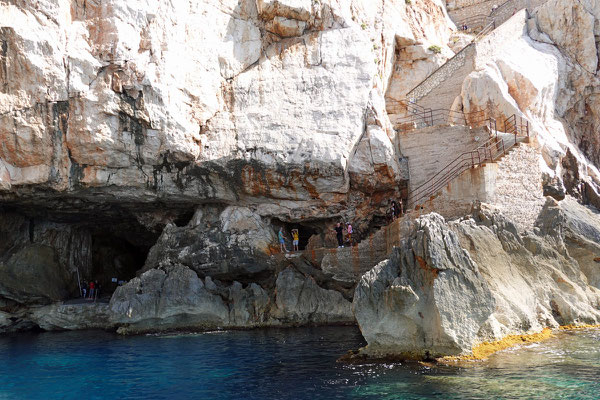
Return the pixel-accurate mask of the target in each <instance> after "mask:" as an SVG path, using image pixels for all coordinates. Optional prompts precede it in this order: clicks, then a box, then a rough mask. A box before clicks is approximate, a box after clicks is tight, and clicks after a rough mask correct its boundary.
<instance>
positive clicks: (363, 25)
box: [360, 22, 367, 31]
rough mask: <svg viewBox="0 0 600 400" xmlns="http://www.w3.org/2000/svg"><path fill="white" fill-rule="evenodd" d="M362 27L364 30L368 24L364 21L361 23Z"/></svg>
mask: <svg viewBox="0 0 600 400" xmlns="http://www.w3.org/2000/svg"><path fill="white" fill-rule="evenodd" d="M360 27H361V28H362V30H363V31H364V30H365V29H367V24H365V23H364V22H363V23H362V24H360Z"/></svg>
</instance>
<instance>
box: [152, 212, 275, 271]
mask: <svg viewBox="0 0 600 400" xmlns="http://www.w3.org/2000/svg"><path fill="white" fill-rule="evenodd" d="M275 243H276V238H275V234H274V232H273V229H272V228H271V227H270V226H269V224H268V223H267V222H265V221H263V220H262V219H261V217H260V216H259V215H257V214H255V213H253V212H252V211H251V210H250V209H248V208H244V207H235V206H229V207H227V208H225V209H221V208H219V207H214V206H205V207H198V209H197V210H196V213H195V214H194V216H193V217H192V219H191V220H190V222H189V223H188V224H187V225H186V226H184V227H177V226H175V225H174V224H169V225H167V226H166V227H165V229H164V230H163V232H162V234H161V236H160V237H159V239H158V241H157V242H156V244H155V245H154V246H153V247H152V249H151V250H150V252H149V254H148V258H147V259H146V263H145V266H144V269H151V268H156V267H158V266H159V265H160V264H161V263H162V262H165V261H166V260H171V261H173V262H176V263H180V264H182V265H185V266H188V267H189V268H191V269H192V270H194V271H196V272H197V273H198V274H199V275H200V276H201V277H205V276H211V277H213V278H216V279H227V280H232V279H253V278H255V277H256V275H258V274H261V273H268V272H272V271H273V270H274V266H273V263H272V262H271V260H270V258H269V256H270V255H271V252H272V250H273V248H272V246H274V244H275Z"/></svg>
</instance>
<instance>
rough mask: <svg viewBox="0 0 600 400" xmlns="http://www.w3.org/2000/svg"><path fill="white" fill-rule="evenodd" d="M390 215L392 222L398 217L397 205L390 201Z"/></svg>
mask: <svg viewBox="0 0 600 400" xmlns="http://www.w3.org/2000/svg"><path fill="white" fill-rule="evenodd" d="M390 214H392V221H393V220H395V219H396V217H398V204H397V203H396V200H392V206H391V208H390Z"/></svg>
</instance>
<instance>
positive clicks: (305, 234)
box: [274, 221, 321, 251]
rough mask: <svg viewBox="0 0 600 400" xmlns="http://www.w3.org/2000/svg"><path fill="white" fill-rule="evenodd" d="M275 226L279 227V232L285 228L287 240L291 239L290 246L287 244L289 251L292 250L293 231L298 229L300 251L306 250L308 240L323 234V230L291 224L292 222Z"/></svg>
mask: <svg viewBox="0 0 600 400" xmlns="http://www.w3.org/2000/svg"><path fill="white" fill-rule="evenodd" d="M278 222H279V223H276V224H274V225H275V226H277V230H279V226H283V231H284V232H285V235H286V238H287V239H289V244H288V243H287V242H286V246H287V247H288V250H290V251H291V250H292V249H293V247H292V240H293V238H292V229H298V250H305V249H306V245H308V240H309V239H310V238H311V236H313V235H318V234H320V233H321V230H320V229H318V228H316V227H314V226H310V225H306V224H299V223H290V222H280V221H278Z"/></svg>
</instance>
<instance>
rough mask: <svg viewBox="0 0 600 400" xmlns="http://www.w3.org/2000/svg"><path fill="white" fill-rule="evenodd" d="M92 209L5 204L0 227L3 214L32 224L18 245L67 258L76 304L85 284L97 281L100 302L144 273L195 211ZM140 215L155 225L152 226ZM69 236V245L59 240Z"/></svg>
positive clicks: (0, 212)
mask: <svg viewBox="0 0 600 400" xmlns="http://www.w3.org/2000/svg"><path fill="white" fill-rule="evenodd" d="M90 208H94V207H92V206H91V205H89V204H86V205H85V208H83V209H81V208H80V209H77V208H73V207H66V203H65V204H63V206H62V207H60V206H58V205H57V204H54V205H48V204H27V205H23V204H0V223H1V221H2V218H1V216H2V215H3V214H7V215H8V214H16V215H19V216H20V218H24V219H25V220H26V221H27V222H26V226H27V229H26V230H27V232H26V233H25V235H24V236H22V237H21V238H20V239H18V241H19V243H20V244H19V243H15V244H18V245H31V244H35V243H36V242H38V243H43V244H48V243H51V245H52V246H54V248H55V251H56V254H57V255H58V254H63V256H60V257H59V258H61V260H62V265H64V267H65V268H68V269H69V271H71V272H70V277H65V279H67V281H66V282H65V284H66V285H67V287H69V288H70V289H69V293H70V296H69V297H71V298H74V297H79V296H80V295H81V291H80V287H83V286H84V281H87V282H90V281H94V282H95V281H97V283H98V284H99V285H100V287H101V288H102V289H101V296H103V295H109V294H111V293H113V292H114V290H115V289H116V288H117V285H118V283H119V282H120V281H123V282H127V281H129V280H131V279H132V278H134V277H135V276H136V275H137V274H138V272H139V271H140V270H141V269H142V268H143V266H144V264H145V262H146V258H147V255H148V253H149V251H150V249H151V248H152V246H154V244H155V243H156V241H157V240H158V238H159V236H160V234H161V233H162V230H163V228H164V226H165V225H166V223H168V222H172V223H174V224H175V225H177V226H184V225H186V224H187V223H188V222H189V220H190V219H191V218H192V216H193V215H194V211H195V206H192V205H187V206H185V207H183V206H181V205H177V206H176V207H173V208H169V207H164V205H156V204H155V205H153V206H152V207H143V206H137V207H136V205H127V207H123V206H122V205H119V204H115V205H110V204H97V205H96V207H95V210H91V209H90ZM140 215H142V216H144V215H152V216H156V219H155V221H154V222H153V223H150V224H149V223H147V222H146V221H144V218H140ZM65 232H66V233H67V237H68V242H67V241H65V240H56V237H59V236H61V235H64V234H65ZM25 236H27V237H26V238H25ZM65 255H66V258H65ZM65 260H68V261H65ZM67 263H68V264H67ZM67 266H69V267H67ZM74 267H76V268H74Z"/></svg>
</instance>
